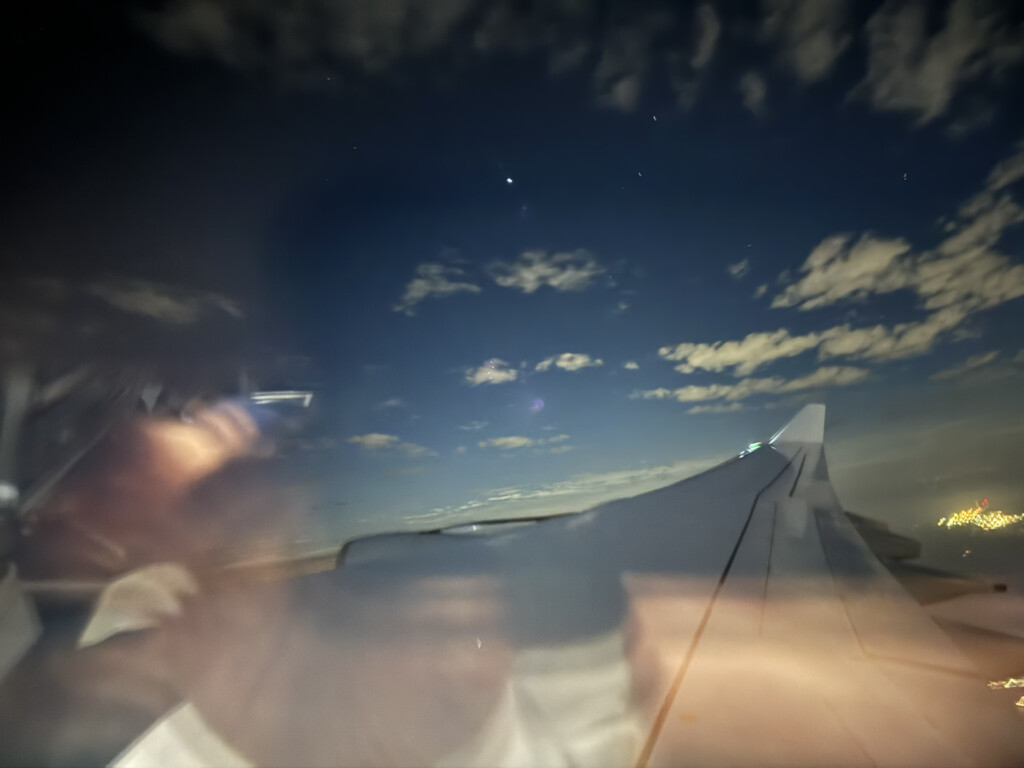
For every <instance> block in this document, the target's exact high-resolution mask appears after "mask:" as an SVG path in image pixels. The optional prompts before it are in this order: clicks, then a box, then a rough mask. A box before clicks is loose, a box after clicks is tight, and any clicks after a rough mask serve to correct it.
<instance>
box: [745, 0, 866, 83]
mask: <svg viewBox="0 0 1024 768" xmlns="http://www.w3.org/2000/svg"><path fill="white" fill-rule="evenodd" d="M761 5H762V9H763V12H764V17H763V18H762V20H761V35H762V37H764V38H765V39H767V40H770V41H772V42H774V43H775V44H776V45H777V46H778V48H779V56H780V58H781V59H782V61H783V62H784V63H785V64H786V66H787V67H788V68H789V69H790V70H792V72H793V74H795V75H796V76H797V78H798V79H799V80H800V81H801V82H803V83H805V84H810V83H816V82H818V81H819V80H822V79H824V78H825V77H826V76H827V75H828V73H829V72H831V71H832V66H833V65H834V64H835V63H836V60H837V59H838V58H839V57H840V56H841V55H842V54H843V52H844V51H845V50H846V49H847V48H848V47H849V45H850V42H851V40H852V39H853V38H852V36H851V35H850V34H849V33H848V32H847V29H846V27H847V22H848V17H849V9H848V7H847V3H846V1H845V0H815V1H814V2H803V1H802V0H763V2H762V4H761Z"/></svg>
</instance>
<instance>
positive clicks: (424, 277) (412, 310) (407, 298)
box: [391, 264, 480, 317]
mask: <svg viewBox="0 0 1024 768" xmlns="http://www.w3.org/2000/svg"><path fill="white" fill-rule="evenodd" d="M463 274H465V273H464V272H463V270H461V269H459V268H458V267H446V266H444V265H443V264H420V265H419V266H418V267H416V277H414V278H413V279H412V281H411V282H410V283H409V284H408V285H407V286H405V293H404V294H402V299H401V300H400V301H399V302H398V303H397V304H395V305H393V306H392V307H391V308H392V309H393V310H394V311H395V312H404V313H405V314H407V315H409V316H410V317H412V316H413V315H415V314H416V305H417V304H419V303H420V302H421V301H423V300H424V299H426V298H429V297H431V296H434V297H440V296H451V295H452V294H455V293H480V286H478V285H474V284H473V283H467V282H460V281H459V280H458V278H460V277H462V275H463Z"/></svg>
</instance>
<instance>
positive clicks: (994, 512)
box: [939, 499, 1024, 531]
mask: <svg viewBox="0 0 1024 768" xmlns="http://www.w3.org/2000/svg"><path fill="white" fill-rule="evenodd" d="M1021 520H1024V514H1015V515H1008V514H1006V513H1005V512H1003V511H1002V510H1001V509H989V508H988V499H982V500H981V501H980V502H975V503H974V505H973V506H971V507H969V508H967V509H961V510H960V511H959V512H957V513H956V514H953V515H950V516H949V517H943V518H940V519H939V527H940V528H942V527H943V526H945V527H946V528H959V527H961V526H964V525H975V526H977V527H978V528H981V529H982V530H983V531H995V530H997V529H999V528H1005V527H1006V526H1008V525H1012V524H1013V523H1019V522H1020V521H1021Z"/></svg>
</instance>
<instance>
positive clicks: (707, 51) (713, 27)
mask: <svg viewBox="0 0 1024 768" xmlns="http://www.w3.org/2000/svg"><path fill="white" fill-rule="evenodd" d="M694 13H695V16H696V21H697V46H696V48H695V50H694V52H693V58H691V59H690V66H691V67H693V68H694V69H696V70H701V69H704V67H706V66H707V65H708V64H709V63H710V61H711V57H712V56H714V55H715V44H716V43H718V36H719V35H720V34H721V32H722V23H721V22H720V21H719V20H718V14H717V13H715V8H714V6H712V5H711V4H710V3H701V4H700V5H698V6H697V9H696V11H695V12H694Z"/></svg>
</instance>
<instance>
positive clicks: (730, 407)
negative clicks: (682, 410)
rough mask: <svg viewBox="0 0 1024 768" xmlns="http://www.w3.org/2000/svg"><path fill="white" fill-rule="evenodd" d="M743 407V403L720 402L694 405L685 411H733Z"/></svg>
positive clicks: (694, 412)
mask: <svg viewBox="0 0 1024 768" xmlns="http://www.w3.org/2000/svg"><path fill="white" fill-rule="evenodd" d="M744 408H745V406H744V405H743V403H722V404H721V405H695V406H693V408H689V409H687V411H686V412H687V413H693V414H698V413H735V412H736V411H742V410H743V409H744Z"/></svg>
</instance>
